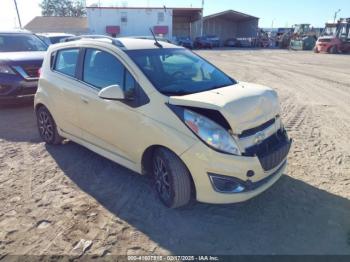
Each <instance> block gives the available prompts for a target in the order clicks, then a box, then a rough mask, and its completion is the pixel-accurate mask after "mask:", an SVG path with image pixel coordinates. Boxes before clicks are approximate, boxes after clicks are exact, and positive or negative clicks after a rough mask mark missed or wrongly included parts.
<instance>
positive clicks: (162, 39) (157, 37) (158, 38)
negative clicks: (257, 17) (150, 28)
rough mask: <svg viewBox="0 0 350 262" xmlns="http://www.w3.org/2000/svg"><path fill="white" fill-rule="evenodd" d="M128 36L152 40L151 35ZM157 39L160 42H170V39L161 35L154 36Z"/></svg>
mask: <svg viewBox="0 0 350 262" xmlns="http://www.w3.org/2000/svg"><path fill="white" fill-rule="evenodd" d="M128 38H135V39H148V40H154V37H153V36H148V35H147V36H131V37H128ZM156 39H157V41H161V42H166V43H170V44H171V43H172V41H170V40H169V39H168V38H165V37H161V36H156Z"/></svg>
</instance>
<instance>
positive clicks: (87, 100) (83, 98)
mask: <svg viewBox="0 0 350 262" xmlns="http://www.w3.org/2000/svg"><path fill="white" fill-rule="evenodd" d="M80 99H81V101H83V103H84V104H88V103H89V99H87V98H85V97H80Z"/></svg>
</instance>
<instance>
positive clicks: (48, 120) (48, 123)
mask: <svg viewBox="0 0 350 262" xmlns="http://www.w3.org/2000/svg"><path fill="white" fill-rule="evenodd" d="M36 118H37V124H38V130H39V135H40V137H41V139H42V140H44V141H45V142H46V143H47V144H52V145H57V144H60V143H61V142H62V140H63V138H62V137H61V136H60V135H59V134H58V131H57V126H56V123H55V121H54V120H53V117H52V116H51V114H50V112H49V110H47V108H46V107H44V106H41V107H39V108H38V109H37V111H36Z"/></svg>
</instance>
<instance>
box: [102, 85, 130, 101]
mask: <svg viewBox="0 0 350 262" xmlns="http://www.w3.org/2000/svg"><path fill="white" fill-rule="evenodd" d="M98 96H99V97H100V98H102V99H107V100H124V99H125V95H124V91H123V89H122V88H121V87H120V86H119V85H111V86H107V87H105V88H103V89H102V90H101V91H100V92H99V93H98Z"/></svg>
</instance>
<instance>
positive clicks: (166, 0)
mask: <svg viewBox="0 0 350 262" xmlns="http://www.w3.org/2000/svg"><path fill="white" fill-rule="evenodd" d="M40 2H41V1H40V0H17V3H18V7H19V11H20V13H21V17H22V24H24V25H25V24H26V23H27V22H29V21H30V20H31V19H32V18H33V17H34V16H37V15H40V11H41V10H40V8H39V6H38V4H39V3H40ZM86 2H87V5H90V4H92V3H98V2H99V1H98V0H86ZM100 2H101V5H115V6H121V5H123V4H125V3H127V5H128V6H163V5H166V6H169V7H190V6H192V7H200V6H201V3H202V0H114V1H113V0H100ZM227 9H233V10H236V11H240V12H244V13H248V14H251V15H254V16H258V17H260V26H261V27H271V25H272V23H273V24H274V26H275V27H284V26H287V25H288V26H291V25H293V24H296V23H310V24H312V25H313V26H316V27H319V26H323V25H324V23H325V22H326V21H329V20H332V19H333V15H334V12H335V11H336V10H338V9H342V11H341V12H340V13H339V16H340V17H350V1H349V0H333V1H322V0H289V1H283V0H243V1H242V0H205V6H204V14H205V15H208V14H213V13H216V12H220V11H224V10H227ZM15 25H18V22H17V21H16V12H15V8H14V5H13V0H0V28H12V27H14V26H15Z"/></svg>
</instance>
